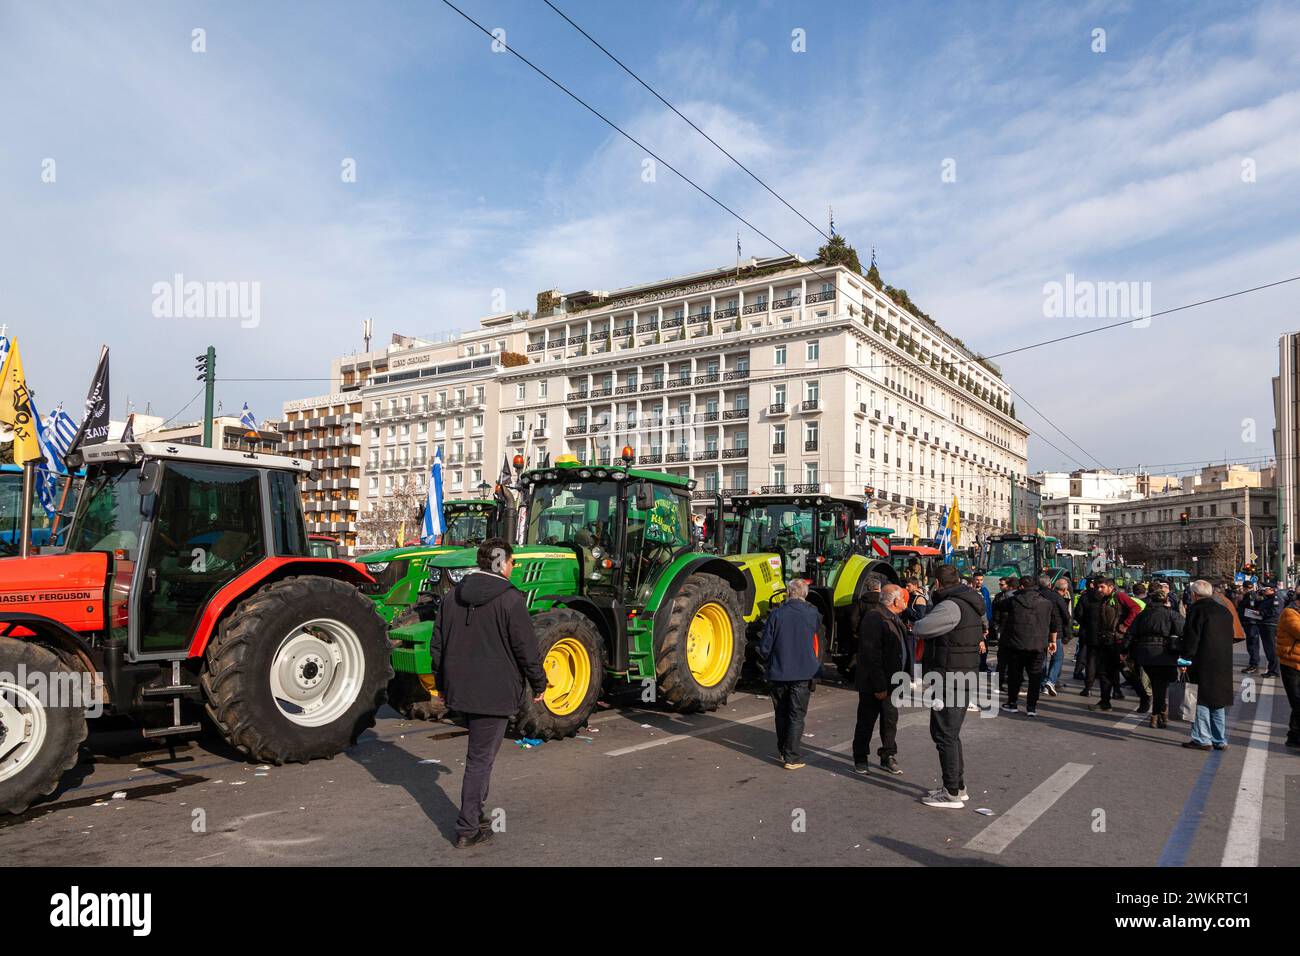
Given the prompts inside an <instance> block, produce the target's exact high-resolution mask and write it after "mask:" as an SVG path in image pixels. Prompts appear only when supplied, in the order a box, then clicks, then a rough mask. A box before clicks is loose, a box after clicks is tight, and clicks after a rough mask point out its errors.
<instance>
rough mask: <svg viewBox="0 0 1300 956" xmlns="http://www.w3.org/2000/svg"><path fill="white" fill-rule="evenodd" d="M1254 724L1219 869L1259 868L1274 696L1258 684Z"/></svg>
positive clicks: (1264, 685) (1269, 689)
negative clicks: (1221, 867) (1231, 867)
mask: <svg viewBox="0 0 1300 956" xmlns="http://www.w3.org/2000/svg"><path fill="white" fill-rule="evenodd" d="M1257 686H1258V687H1259V688H1260V695H1259V698H1258V703H1257V704H1256V705H1255V720H1254V723H1252V724H1251V726H1250V736H1249V738H1247V742H1246V759H1245V761H1244V762H1243V763H1242V766H1241V782H1240V783H1239V784H1238V786H1237V802H1236V803H1235V804H1234V805H1233V808H1232V822H1231V823H1230V824H1229V825H1228V840H1227V842H1226V843H1225V844H1224V847H1223V862H1222V863H1221V864H1220V865H1221V866H1258V865H1259V839H1260V833H1261V828H1262V825H1263V822H1264V773H1265V771H1266V770H1267V769H1268V738H1269V731H1270V730H1271V729H1272V727H1273V699H1274V696H1275V695H1274V693H1273V690H1272V688H1271V687H1270V686H1269V685H1268V684H1264V683H1262V682H1261V683H1260V684H1258V685H1257Z"/></svg>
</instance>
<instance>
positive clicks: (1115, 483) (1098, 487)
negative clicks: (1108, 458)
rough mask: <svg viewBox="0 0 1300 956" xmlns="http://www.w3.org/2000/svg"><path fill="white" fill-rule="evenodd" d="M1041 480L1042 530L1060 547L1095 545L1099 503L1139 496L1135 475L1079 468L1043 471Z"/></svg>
mask: <svg viewBox="0 0 1300 956" xmlns="http://www.w3.org/2000/svg"><path fill="white" fill-rule="evenodd" d="M1038 477H1039V478H1040V480H1041V482H1042V519H1043V530H1044V531H1046V532H1047V533H1048V534H1049V535H1052V536H1053V537H1055V538H1057V539H1058V540H1059V542H1060V544H1061V547H1065V548H1074V549H1077V550H1080V551H1087V550H1088V549H1090V548H1093V547H1096V546H1097V545H1098V543H1099V542H1098V537H1099V534H1100V532H1101V522H1102V507H1103V506H1104V505H1107V504H1111V503H1113V502H1116V501H1130V500H1133V499H1134V498H1139V497H1141V495H1140V494H1139V493H1138V491H1137V488H1138V486H1139V482H1138V481H1137V478H1138V477H1139V476H1135V475H1121V474H1117V473H1115V472H1110V471H1090V470H1086V469H1080V470H1078V471H1073V472H1069V473H1068V474H1067V473H1065V472H1045V473H1043V474H1041V475H1039V476H1038Z"/></svg>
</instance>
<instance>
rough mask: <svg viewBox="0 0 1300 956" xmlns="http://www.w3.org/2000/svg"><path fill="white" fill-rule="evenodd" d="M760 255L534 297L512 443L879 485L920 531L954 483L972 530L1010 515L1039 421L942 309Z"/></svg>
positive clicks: (783, 482) (929, 525) (510, 407)
mask: <svg viewBox="0 0 1300 956" xmlns="http://www.w3.org/2000/svg"><path fill="white" fill-rule="evenodd" d="M815 269H816V272H815V273H814V272H813V271H812V269H810V268H809V266H808V265H807V264H805V263H803V262H802V260H800V259H798V258H797V257H793V256H789V257H778V258H774V259H767V260H751V261H750V262H749V263H748V264H747V265H745V266H742V267H741V268H740V269H737V270H731V269H719V270H715V271H711V272H705V273H699V274H696V275H690V276H683V277H679V278H675V279H668V280H663V281H660V282H653V283H647V284H645V285H640V286H635V287H632V288H626V289H621V290H618V291H615V292H608V293H606V292H592V291H580V292H573V293H569V294H567V295H561V294H560V293H559V292H557V291H551V292H544V293H542V294H540V295H539V296H538V308H537V311H536V313H535V314H533V315H531V316H529V317H528V318H527V319H526V320H525V323H524V324H525V328H526V340H525V342H524V345H523V347H524V350H525V354H526V356H527V357H528V360H529V361H528V362H527V364H525V365H518V366H514V367H509V368H502V369H501V370H500V372H499V382H500V396H501V398H500V401H501V405H500V413H499V414H500V418H501V423H500V431H501V433H502V436H503V438H504V442H505V448H506V450H507V451H508V452H510V453H512V454H513V453H519V454H522V455H524V457H525V458H526V459H529V460H531V461H533V462H537V461H540V460H542V457H543V456H546V455H551V456H554V455H557V454H573V455H575V456H577V457H578V458H580V459H582V460H594V461H596V462H607V461H610V460H612V459H613V458H615V457H617V456H618V455H619V454H620V450H621V449H622V448H624V447H625V446H626V447H629V448H631V449H632V452H633V455H634V457H635V460H636V461H637V463H638V464H639V465H641V466H645V467H653V468H661V469H663V470H665V471H668V472H670V473H673V474H679V475H685V476H688V477H691V478H694V479H695V481H696V482H697V489H696V491H695V496H696V500H697V502H698V504H699V505H700V507H704V506H706V505H707V503H708V502H709V501H710V500H713V499H714V496H715V495H716V494H719V493H720V494H722V495H723V496H724V497H725V496H727V495H729V494H733V493H737V492H748V491H758V492H761V491H764V490H767V491H778V490H784V491H789V492H801V491H814V490H815V491H822V492H830V493H836V494H844V495H851V496H853V497H858V498H861V497H863V496H864V494H865V495H867V497H868V500H869V506H870V510H871V520H872V521H873V522H876V523H882V524H886V525H892V526H894V527H896V528H898V529H900V530H901V529H902V528H903V527H905V526H906V521H907V516H908V515H909V514H910V513H911V511H912V509H913V507H915V508H916V509H917V512H918V516H919V519H920V525H921V529H922V532H923V533H924V534H927V535H929V534H933V533H934V532H935V531H936V530H937V521H938V516H939V511H940V509H941V508H942V507H943V506H944V505H946V504H948V503H950V502H951V500H952V498H953V497H954V495H955V496H956V497H957V498H958V500H959V502H960V505H961V508H962V517H963V533H964V534H965V535H967V536H971V538H973V536H974V535H977V534H987V533H989V532H993V531H1004V530H1007V529H1008V528H1009V526H1010V524H1011V514H1010V497H1011V480H1012V476H1013V474H1015V473H1019V474H1020V475H1021V476H1023V474H1024V470H1025V461H1026V443H1027V438H1028V430H1027V429H1026V428H1025V427H1024V426H1023V425H1022V424H1021V423H1020V422H1019V421H1017V420H1016V418H1015V417H1014V415H1013V414H1012V413H1013V410H1014V409H1013V405H1012V401H1011V395H1010V390H1009V389H1008V388H1007V386H1006V384H1005V383H1004V382H1003V381H1002V378H1001V375H1000V373H999V372H998V370H997V369H996V367H995V366H992V364H991V363H987V362H983V361H982V360H978V359H977V357H976V356H974V355H973V354H972V353H971V352H969V351H968V350H967V349H965V348H964V347H963V346H962V345H960V344H959V343H958V342H956V340H954V339H953V338H951V337H950V336H948V335H947V334H945V333H944V332H943V331H942V330H941V329H939V328H938V327H937V326H935V325H933V324H931V323H928V322H925V321H923V320H921V319H919V318H916V317H915V316H913V315H911V314H910V313H908V312H905V311H903V310H901V309H899V308H898V307H897V306H896V305H895V304H894V303H893V302H892V301H890V300H889V299H888V298H887V297H885V296H884V295H883V294H881V293H880V292H878V291H877V290H876V289H875V287H874V286H872V285H871V284H870V283H868V282H866V281H865V280H864V279H863V278H862V277H861V276H860V275H858V274H857V273H855V272H853V271H852V270H850V269H848V268H847V267H844V266H827V265H822V264H818V265H817V266H816V267H815Z"/></svg>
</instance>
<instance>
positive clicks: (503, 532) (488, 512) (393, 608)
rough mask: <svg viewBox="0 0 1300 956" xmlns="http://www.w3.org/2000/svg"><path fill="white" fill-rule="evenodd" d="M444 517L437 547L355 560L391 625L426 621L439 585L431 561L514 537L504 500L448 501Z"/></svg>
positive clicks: (401, 549)
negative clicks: (366, 574)
mask: <svg viewBox="0 0 1300 956" xmlns="http://www.w3.org/2000/svg"><path fill="white" fill-rule="evenodd" d="M442 516H443V521H444V523H445V524H446V530H445V531H444V532H443V535H442V541H441V542H440V543H439V544H435V545H422V544H420V545H407V546H405V547H397V548H388V549H386V550H384V551H376V552H374V553H373V554H367V555H366V556H365V557H362V558H358V559H357V561H358V563H360V564H361V565H362V566H363V567H364V568H365V569H366V570H367V571H369V572H370V573H371V574H372V575H373V576H374V578H375V583H374V584H368V585H366V586H365V587H364V588H363V590H364V591H365V592H366V593H367V594H368V595H369V596H370V598H371V599H372V600H373V601H374V602H375V610H377V611H378V612H379V615H380V617H382V618H383V619H384V620H385V621H386V622H388V623H389V624H390V625H393V626H400V625H404V624H413V623H415V622H416V621H419V620H421V619H422V618H424V617H427V616H428V614H429V608H428V597H429V593H430V591H431V589H432V587H433V585H434V584H436V583H437V580H436V578H437V574H434V573H432V572H431V571H430V568H429V561H430V560H431V559H433V558H435V557H438V556H439V555H443V554H449V553H451V552H453V551H459V550H461V549H462V548H469V547H478V545H479V544H480V543H481V542H483V541H486V540H487V539H488V538H496V537H501V538H509V537H510V536H511V535H512V534H513V527H514V509H513V507H511V505H510V502H509V498H508V496H506V495H503V496H501V497H500V498H473V499H463V500H459V501H446V502H443V505H442ZM439 573H440V572H439Z"/></svg>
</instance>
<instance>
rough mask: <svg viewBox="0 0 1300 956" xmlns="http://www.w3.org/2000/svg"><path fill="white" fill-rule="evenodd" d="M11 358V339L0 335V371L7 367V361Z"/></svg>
mask: <svg viewBox="0 0 1300 956" xmlns="http://www.w3.org/2000/svg"><path fill="white" fill-rule="evenodd" d="M8 357H9V338H8V337H7V336H4V335H0V369H2V368H4V367H5V359H7V358H8Z"/></svg>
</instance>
